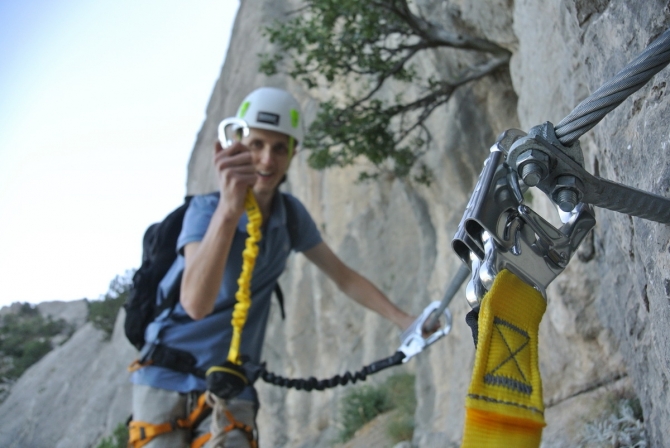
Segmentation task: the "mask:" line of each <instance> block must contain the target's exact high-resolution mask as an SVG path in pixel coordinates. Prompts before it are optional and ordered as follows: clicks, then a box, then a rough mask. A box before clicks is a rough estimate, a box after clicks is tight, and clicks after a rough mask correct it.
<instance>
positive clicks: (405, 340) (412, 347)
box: [259, 283, 460, 392]
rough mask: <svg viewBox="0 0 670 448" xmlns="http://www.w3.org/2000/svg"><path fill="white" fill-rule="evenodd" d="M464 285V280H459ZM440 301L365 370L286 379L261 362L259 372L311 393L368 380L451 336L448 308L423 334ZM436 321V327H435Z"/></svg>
mask: <svg viewBox="0 0 670 448" xmlns="http://www.w3.org/2000/svg"><path fill="white" fill-rule="evenodd" d="M459 285H460V283H459ZM440 305H441V303H440V302H437V301H435V302H432V303H430V304H429V305H428V306H427V307H426V308H425V309H424V310H423V312H422V313H421V315H420V316H419V317H417V318H416V319H415V320H414V322H413V323H412V324H411V325H410V326H409V327H408V328H407V329H406V330H405V331H404V332H403V333H402V335H401V336H400V338H401V344H400V347H398V350H397V351H396V352H395V353H394V354H393V355H391V356H389V357H387V358H384V359H380V360H378V361H375V362H373V363H372V364H369V365H367V366H364V367H363V368H362V369H361V370H359V371H357V372H353V373H351V372H346V373H344V374H342V375H335V376H333V377H331V378H328V379H322V380H318V379H316V378H314V377H310V378H307V379H303V378H284V377H282V376H279V375H276V374H274V373H272V372H268V371H267V370H266V369H265V365H261V366H260V367H261V371H260V373H259V375H260V377H261V378H262V379H263V381H265V382H266V383H270V384H273V385H275V386H280V387H286V388H291V389H296V390H304V391H307V392H310V391H312V390H325V389H330V388H333V387H337V386H344V385H346V384H348V383H349V382H351V383H352V384H354V383H356V382H357V381H359V380H360V381H365V380H366V379H367V376H368V375H372V374H374V373H377V372H380V371H382V370H384V369H387V368H389V367H393V366H397V365H400V364H403V363H406V362H407V361H409V360H410V359H411V358H413V357H414V356H416V355H418V354H419V353H421V352H422V351H424V350H425V349H427V348H428V347H429V346H431V345H432V344H434V343H435V342H437V341H438V340H439V339H441V338H443V337H444V336H446V335H448V334H449V332H450V331H451V321H452V319H451V313H450V312H449V310H448V309H446V308H445V309H442V316H441V317H444V320H445V321H444V324H443V326H442V328H440V329H438V330H436V331H435V332H434V333H432V334H430V335H428V336H427V337H424V336H423V329H424V328H427V326H426V321H427V320H428V318H430V317H431V316H434V315H435V313H436V311H438V310H439V309H440ZM434 325H435V324H433V326H432V327H428V328H431V329H432V328H435V326H434Z"/></svg>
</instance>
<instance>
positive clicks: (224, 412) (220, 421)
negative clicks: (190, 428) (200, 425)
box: [205, 391, 258, 448]
mask: <svg viewBox="0 0 670 448" xmlns="http://www.w3.org/2000/svg"><path fill="white" fill-rule="evenodd" d="M205 394H206V396H207V403H208V404H209V406H210V407H211V408H212V423H211V425H210V432H209V434H211V438H210V439H209V442H210V446H211V447H212V448H219V447H223V446H224V443H225V441H226V439H227V438H228V435H229V433H230V432H231V431H233V430H239V431H240V432H241V433H242V434H243V435H244V437H245V438H246V439H247V441H248V442H249V446H250V447H251V448H257V447H258V436H257V434H256V431H255V430H254V428H253V427H251V426H249V425H246V424H244V423H243V422H241V421H239V420H237V419H236V418H235V417H234V415H233V413H232V412H231V411H230V409H229V408H230V406H229V403H228V402H227V401H226V400H225V399H222V398H221V397H220V396H218V395H216V394H214V393H211V391H210V392H206V393H205ZM224 417H225V420H224ZM224 425H225V426H224Z"/></svg>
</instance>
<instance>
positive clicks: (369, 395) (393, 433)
mask: <svg viewBox="0 0 670 448" xmlns="http://www.w3.org/2000/svg"><path fill="white" fill-rule="evenodd" d="M414 381H415V378H414V375H411V374H407V373H400V374H396V375H393V376H390V377H389V378H388V379H387V380H386V381H385V382H384V383H383V384H380V385H378V386H370V385H362V386H359V387H355V388H352V389H350V390H349V391H348V392H347V393H345V395H344V396H343V398H342V400H341V401H340V418H339V423H340V427H341V430H340V440H341V441H342V442H346V441H347V440H349V439H351V437H352V436H353V435H354V433H355V432H356V431H357V430H358V429H359V428H361V427H362V426H363V425H365V424H366V423H367V422H369V421H371V420H372V419H374V418H375V417H377V416H378V415H380V414H383V413H385V412H388V411H391V410H394V411H395V415H394V418H393V419H392V420H391V421H390V422H389V426H388V428H387V430H388V432H389V436H390V437H391V439H393V440H394V441H396V442H400V441H402V440H411V438H412V434H413V433H414V411H415V409H416V394H415V392H414Z"/></svg>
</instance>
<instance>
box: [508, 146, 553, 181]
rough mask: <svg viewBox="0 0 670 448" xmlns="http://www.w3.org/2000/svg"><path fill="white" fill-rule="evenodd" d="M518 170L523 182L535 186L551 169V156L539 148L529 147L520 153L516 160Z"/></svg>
mask: <svg viewBox="0 0 670 448" xmlns="http://www.w3.org/2000/svg"><path fill="white" fill-rule="evenodd" d="M515 164H516V169H517V172H518V173H519V176H520V177H521V179H522V180H523V182H524V183H525V184H526V185H528V186H529V187H534V186H535V185H537V184H539V183H540V181H541V180H542V179H543V178H544V176H545V175H546V174H547V171H548V169H549V156H547V155H546V154H545V153H543V152H542V151H540V150H539V149H529V150H526V151H523V152H522V153H521V154H519V157H517V158H516V161H515Z"/></svg>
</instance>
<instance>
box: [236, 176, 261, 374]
mask: <svg viewBox="0 0 670 448" xmlns="http://www.w3.org/2000/svg"><path fill="white" fill-rule="evenodd" d="M244 207H245V209H246V211H247V217H248V218H249V222H248V223H247V233H248V234H249V236H248V237H247V240H246V242H245V247H244V251H243V252H242V272H241V273H240V277H239V278H238V279H237V284H238V286H239V288H238V290H237V293H235V299H236V300H237V302H236V303H235V308H234V309H233V319H232V321H231V324H232V326H233V336H232V339H231V341H230V350H229V351H228V361H230V362H232V363H233V364H236V365H241V364H242V359H241V357H240V343H241V342H242V329H243V328H244V324H245V322H246V321H247V315H248V314H249V307H251V275H252V273H253V270H254V266H255V265H256V258H257V257H258V242H259V241H260V240H261V238H262V235H261V225H262V224H263V215H262V214H261V210H260V209H259V208H258V203H257V202H256V198H255V197H254V194H253V192H252V191H251V189H249V191H247V196H246V197H245V199H244Z"/></svg>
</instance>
